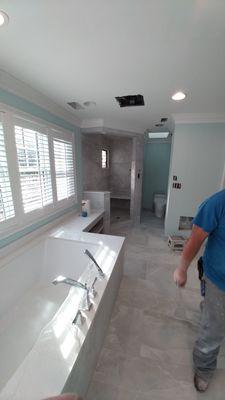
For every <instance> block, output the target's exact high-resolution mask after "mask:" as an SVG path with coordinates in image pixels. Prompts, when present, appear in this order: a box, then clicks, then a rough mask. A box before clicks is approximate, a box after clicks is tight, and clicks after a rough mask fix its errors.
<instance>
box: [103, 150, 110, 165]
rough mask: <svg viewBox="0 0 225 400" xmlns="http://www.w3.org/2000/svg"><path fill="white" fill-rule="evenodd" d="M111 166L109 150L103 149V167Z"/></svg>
mask: <svg viewBox="0 0 225 400" xmlns="http://www.w3.org/2000/svg"><path fill="white" fill-rule="evenodd" d="M108 167H109V151H108V150H105V149H102V168H108Z"/></svg>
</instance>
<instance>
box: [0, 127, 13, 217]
mask: <svg viewBox="0 0 225 400" xmlns="http://www.w3.org/2000/svg"><path fill="white" fill-rule="evenodd" d="M14 216H15V211H14V205H13V198H12V192H11V185H10V179H9V171H8V164H7V158H6V150H5V139H4V130H3V125H2V123H1V122H0V222H2V221H5V220H7V219H10V218H13V217H14Z"/></svg>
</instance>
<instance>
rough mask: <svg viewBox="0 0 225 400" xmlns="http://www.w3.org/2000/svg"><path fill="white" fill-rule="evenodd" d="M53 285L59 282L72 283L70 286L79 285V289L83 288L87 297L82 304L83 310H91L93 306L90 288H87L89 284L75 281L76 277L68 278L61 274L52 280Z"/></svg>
mask: <svg viewBox="0 0 225 400" xmlns="http://www.w3.org/2000/svg"><path fill="white" fill-rule="evenodd" d="M52 283H53V285H58V284H59V283H65V284H66V285H70V286H74V287H77V288H79V289H83V290H85V292H86V296H85V299H84V301H83V304H82V305H81V308H80V309H81V310H84V311H89V310H90V308H91V305H92V303H91V300H90V296H89V289H88V288H87V284H86V283H85V285H84V284H83V283H81V282H78V281H75V280H74V279H71V278H66V277H65V276H62V275H59V276H57V278H55V279H54V280H53V281H52Z"/></svg>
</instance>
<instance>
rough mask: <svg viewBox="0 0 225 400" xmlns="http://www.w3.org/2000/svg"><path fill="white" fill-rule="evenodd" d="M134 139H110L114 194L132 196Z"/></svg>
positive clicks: (112, 189)
mask: <svg viewBox="0 0 225 400" xmlns="http://www.w3.org/2000/svg"><path fill="white" fill-rule="evenodd" d="M131 158H132V139H127V138H120V137H115V139H110V177H109V180H110V184H109V190H110V191H111V192H112V193H114V194H122V195H125V196H130V182H131Z"/></svg>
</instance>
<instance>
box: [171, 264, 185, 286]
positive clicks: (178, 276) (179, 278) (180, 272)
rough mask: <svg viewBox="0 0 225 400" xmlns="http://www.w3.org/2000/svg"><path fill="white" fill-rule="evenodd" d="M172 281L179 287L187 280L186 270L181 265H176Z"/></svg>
mask: <svg viewBox="0 0 225 400" xmlns="http://www.w3.org/2000/svg"><path fill="white" fill-rule="evenodd" d="M173 279H174V282H175V283H176V284H177V286H179V287H184V286H185V285H186V282H187V271H186V270H184V269H183V268H181V267H178V268H177V269H176V270H175V271H174V274H173Z"/></svg>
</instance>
